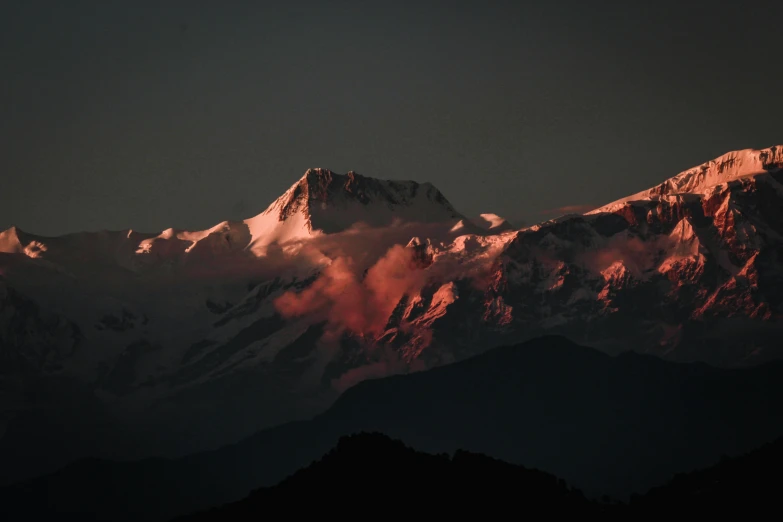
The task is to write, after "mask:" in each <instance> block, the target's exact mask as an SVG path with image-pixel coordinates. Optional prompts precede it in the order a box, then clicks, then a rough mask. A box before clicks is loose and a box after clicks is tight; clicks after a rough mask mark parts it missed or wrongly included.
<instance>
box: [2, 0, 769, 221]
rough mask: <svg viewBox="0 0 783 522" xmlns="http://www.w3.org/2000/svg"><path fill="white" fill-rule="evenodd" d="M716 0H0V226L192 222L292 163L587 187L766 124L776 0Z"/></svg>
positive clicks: (543, 209)
mask: <svg viewBox="0 0 783 522" xmlns="http://www.w3.org/2000/svg"><path fill="white" fill-rule="evenodd" d="M156 4H165V7H160V6H159V5H156ZM365 4H372V6H368V5H365ZM636 4H638V5H636ZM721 4H723V2H717V1H716V2H703V1H701V2H694V1H688V0H683V1H679V2H671V1H668V0H667V1H657V2H619V1H608V2H585V1H583V0H570V1H557V0H551V1H546V2H525V1H522V0H516V1H507V2H500V1H494V0H483V1H476V2H458V1H451V2H445V1H444V2H427V1H425V0H420V1H417V2H405V1H397V2H385V1H384V2H381V1H373V2H347V1H341V0H333V1H330V2H326V1H324V2H312V1H310V2H297V1H288V2H280V3H279V5H278V6H275V5H273V3H272V2H271V1H269V2H235V1H228V0H223V1H212V2H205V1H195V0H190V1H171V2H149V1H140V0H136V1H124V2H120V1H111V0H102V1H94V2H87V1H78V0H72V1H69V2H62V1H56V2H45V1H36V0H2V2H1V3H0V64H2V69H0V71H1V72H0V176H2V183H1V184H0V229H5V228H6V227H8V226H11V225H17V226H19V227H21V228H22V229H24V230H27V231H29V232H34V233H39V234H44V235H50V234H60V233H66V232H74V231H79V230H100V229H123V228H134V229H137V230H142V231H156V230H162V229H164V228H168V227H170V226H173V227H175V228H205V227H208V226H211V225H214V224H216V223H218V222H220V221H222V220H224V219H241V218H244V217H250V216H252V215H255V214H257V213H259V212H260V211H262V210H263V209H264V208H265V207H266V206H267V205H268V204H269V203H270V202H271V201H272V200H273V199H274V198H276V197H277V196H279V195H280V194H281V193H282V192H283V191H284V190H285V189H286V188H288V187H289V186H290V185H291V184H292V183H294V182H295V181H296V180H297V179H298V178H299V177H301V175H302V174H303V173H304V171H305V170H306V169H307V168H308V167H327V168H330V169H332V170H334V171H337V172H340V173H344V172H347V171H348V170H354V171H356V172H359V173H360V174H365V175H368V176H373V177H378V178H387V179H414V180H417V181H430V182H432V183H434V184H435V185H436V186H437V187H439V188H440V189H441V191H442V192H443V193H444V194H445V195H446V197H447V198H448V199H449V200H450V201H451V202H452V203H453V204H454V205H455V206H456V207H457V209H458V210H460V211H462V212H463V213H465V214H467V215H475V214H478V213H481V212H495V213H498V214H501V215H503V216H505V217H507V218H509V219H511V220H512V221H514V220H516V221H526V222H528V223H530V222H535V221H540V220H543V219H546V218H548V217H553V216H554V215H556V214H557V211H556V210H552V209H557V208H560V207H566V206H581V205H593V206H598V205H600V204H603V203H607V202H609V201H611V200H613V199H616V198H619V197H622V196H625V195H628V194H630V193H633V192H637V191H639V190H642V189H644V188H647V187H649V186H652V185H654V184H656V183H658V182H660V181H662V180H663V179H665V178H667V177H670V176H672V175H674V174H676V173H677V172H679V171H681V170H684V169H686V168H688V167H691V166H694V165H697V164H699V163H702V162H704V161H706V160H709V159H712V158H714V157H715V156H718V155H720V154H722V153H724V152H727V151H729V150H734V149H741V148H748V147H754V148H761V147H768V146H771V145H774V144H780V143H783V127H782V126H781V121H783V101H782V100H783V94H781V90H780V86H781V84H783V67H781V65H780V64H781V59H782V58H781V56H783V53H782V52H783V37H782V36H781V31H780V22H781V20H783V2H781V1H780V0H769V1H765V2H762V1H756V2H754V1H746V2H735V3H734V4H735V5H733V6H728V7H726V6H722V5H721Z"/></svg>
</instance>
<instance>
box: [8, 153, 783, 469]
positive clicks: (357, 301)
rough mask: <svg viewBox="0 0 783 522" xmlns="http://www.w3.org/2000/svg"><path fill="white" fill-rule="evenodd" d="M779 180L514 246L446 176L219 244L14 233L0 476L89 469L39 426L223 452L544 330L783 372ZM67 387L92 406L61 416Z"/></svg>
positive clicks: (670, 200)
mask: <svg viewBox="0 0 783 522" xmlns="http://www.w3.org/2000/svg"><path fill="white" fill-rule="evenodd" d="M781 183H783V147H772V148H769V149H764V150H746V151H737V152H731V153H729V154H726V155H724V156H722V157H720V158H718V159H716V160H713V161H710V162H708V163H705V164H704V165H702V166H699V167H696V168H693V169H689V170H687V171H685V172H683V173H681V174H679V175H677V176H675V177H673V178H671V179H669V180H667V181H665V182H664V183H662V184H661V185H659V186H657V187H654V188H652V189H649V190H646V191H643V192H640V193H638V194H636V195H634V196H631V197H629V198H624V199H622V200H620V201H617V202H614V203H611V204H609V205H607V206H605V207H601V208H599V209H596V210H594V211H592V212H589V213H587V214H585V215H569V216H564V217H563V218H559V219H557V220H552V221H548V222H545V223H541V224H538V225H535V226H532V227H528V228H524V229H521V230H514V229H513V227H511V226H510V225H509V224H508V222H506V221H505V220H503V219H502V218H500V217H498V216H496V215H494V214H482V215H481V216H480V218H479V219H473V220H471V219H468V218H467V217H465V216H463V215H462V214H460V213H459V212H457V211H456V210H455V209H454V207H453V206H452V205H451V204H450V203H449V202H448V201H447V200H446V198H445V197H444V196H443V194H441V193H440V192H439V191H438V190H437V189H435V188H434V187H433V186H432V185H430V184H427V183H424V184H418V183H415V182H412V181H383V180H376V179H372V178H367V177H364V176H361V175H358V174H355V173H348V174H347V175H340V174H335V173H333V172H331V171H329V170H326V169H310V170H308V171H307V172H306V173H305V175H304V176H303V177H302V178H301V179H300V180H298V181H297V182H296V183H295V184H294V185H293V186H292V187H291V188H290V189H289V190H288V191H286V192H285V193H284V194H283V195H282V196H281V197H279V198H278V199H277V200H275V201H274V202H273V203H272V204H271V205H269V207H268V208H267V209H266V210H265V211H263V212H262V213H260V214H258V215H257V216H255V217H251V218H249V219H246V220H244V221H239V222H228V221H226V222H222V223H219V224H217V225H215V226H214V227H212V228H210V229H207V230H202V231H185V230H174V229H168V230H166V231H163V232H161V233H159V234H155V233H149V234H148V233H140V232H136V231H133V230H124V231H116V232H115V231H104V232H91V233H78V234H70V235H66V236H61V237H41V236H36V235H34V234H30V233H27V232H25V231H22V230H19V229H16V228H12V229H9V230H6V231H5V232H2V233H0V362H1V363H2V364H0V408H1V409H0V433H4V434H5V435H1V436H2V437H3V438H2V439H0V464H2V463H3V461H4V459H7V462H6V465H5V466H3V465H0V469H3V470H4V472H5V473H6V474H7V476H8V477H10V476H18V474H19V473H22V472H23V471H26V472H27V473H30V474H35V473H37V472H39V471H41V470H42V469H44V468H45V467H46V466H49V467H51V466H56V465H58V464H59V463H62V461H63V460H64V459H65V460H67V458H70V457H72V456H73V453H67V452H64V451H63V450H62V448H50V447H47V445H46V444H45V439H42V438H41V437H42V436H41V432H42V431H44V430H45V431H46V432H47V433H48V434H51V430H53V429H54V430H57V429H62V430H63V432H62V434H61V445H62V446H63V447H65V446H68V444H69V442H68V441H69V440H70V439H68V437H71V438H72V439H73V440H78V441H79V442H80V444H86V445H87V446H88V447H91V448H92V449H91V450H90V451H95V452H97V451H99V450H98V449H95V448H99V447H100V446H99V442H100V441H102V440H104V439H105V438H106V436H105V431H101V433H102V434H104V435H101V436H100V437H99V436H98V432H97V431H96V432H91V431H90V428H89V426H91V425H95V424H96V422H97V421H96V420H95V419H97V418H100V419H102V420H101V422H102V423H103V424H102V425H105V424H106V422H109V423H115V424H116V426H118V428H117V429H116V430H115V431H113V432H112V433H122V434H125V435H127V436H128V438H129V439H130V440H128V441H124V442H127V444H126V445H119V444H105V445H104V446H105V447H111V448H112V449H113V450H114V451H115V452H118V453H121V455H120V456H127V454H130V453H133V454H134V455H139V454H150V453H184V452H189V451H195V450H198V449H203V448H206V447H212V446H216V445H219V444H223V443H226V442H230V441H232V440H236V439H238V438H240V437H242V436H244V435H246V434H248V433H250V432H252V431H255V430H257V429H260V428H263V427H267V426H271V425H273V424H278V423H281V422H285V421H288V420H292V419H296V418H302V417H307V416H310V415H312V414H313V413H315V412H318V411H320V410H322V409H324V408H325V407H326V406H327V405H328V404H330V403H331V402H332V401H333V400H334V398H335V397H336V396H337V394H339V393H340V392H341V391H342V390H343V389H345V388H346V387H348V386H351V385H352V384H354V383H356V382H358V381H360V380H363V379H366V378H372V377H375V376H382V375H387V374H389V373H397V372H407V371H416V370H420V369H425V368H428V367H431V366H434V365H439V364H444V363H448V362H450V361H455V360H458V359H461V358H463V357H466V356H469V355H472V354H474V353H476V352H477V351H481V350H484V349H487V348H489V347H492V346H496V345H498V344H504V343H510V342H515V341H520V340H524V339H527V338H530V337H534V336H537V335H540V334H543V333H560V334H566V335H569V336H570V337H572V338H573V339H574V340H576V341H579V342H581V343H583V344H587V345H592V346H595V347H598V348H602V349H605V350H607V351H610V352H614V351H618V350H623V349H635V350H638V351H642V352H648V353H654V354H658V355H662V356H665V357H668V358H672V359H678V360H706V361H710V362H713V363H718V364H722V365H737V364H747V363H752V362H756V361H762V360H767V359H770V358H777V357H781V356H783V350H781V347H780V345H779V343H778V342H777V339H779V334H780V333H781V332H780V328H779V325H780V321H779V319H780V314H781V303H783V270H782V269H781V262H780V259H783V257H781V256H783V185H781ZM42 382H45V383H46V386H45V387H43V388H42V387H41V383H42ZM40 389H46V390H48V391H47V393H46V394H41V393H31V390H40ZM66 390H67V393H68V394H69V395H67V396H68V397H72V396H73V394H74V393H77V391H78V394H80V395H79V396H80V397H87V399H85V400H88V399H89V401H90V405H91V406H90V408H82V409H80V408H79V407H78V406H77V405H75V403H74V401H70V402H69V403H68V405H67V406H64V405H63V403H62V401H59V402H58V397H61V396H65V393H66ZM74 390H77V391H74ZM64 408H71V409H72V410H73V412H72V413H73V414H72V415H71V416H70V417H69V415H70V413H69V412H68V411H64ZM31 412H33V413H31ZM55 416H56V418H57V419H63V418H65V419H70V420H69V421H67V422H71V421H73V422H72V425H73V426H80V428H78V429H77V428H75V427H71V428H69V429H67V430H66V429H65V428H53V427H52V426H61V425H64V424H65V423H66V421H62V422H60V421H58V422H56V423H54V422H53V421H52V420H51V419H52V418H55ZM106 419H109V420H106ZM77 420H78V421H77ZM107 429H108V428H107ZM91 437H92V438H91ZM49 438H51V437H49ZM36 441H40V442H36ZM90 441H94V443H95V444H93V445H92V446H90ZM20 445H22V446H24V448H20ZM25 445H26V446H25ZM68 447H71V446H68ZM79 447H81V446H79ZM120 447H121V448H124V449H123V450H117V448H120ZM25 451H27V452H28V453H27V454H26V453H25ZM73 451H74V452H76V453H78V451H77V450H73ZM79 451H81V450H79ZM85 451H87V450H85ZM47 452H50V453H47ZM66 454H67V456H64V455H66ZM19 455H21V457H19V458H20V459H22V460H20V461H19V462H24V466H25V469H24V470H22V469H21V466H22V464H20V467H19V468H14V466H13V465H11V464H8V462H11V460H12V457H14V458H15V457H17V456H19ZM24 455H28V456H29V455H37V456H38V458H39V459H40V461H41V464H40V468H39V469H33V468H31V466H30V464H29V462H30V460H29V458H28V459H26V460H25V459H23V458H22V457H24Z"/></svg>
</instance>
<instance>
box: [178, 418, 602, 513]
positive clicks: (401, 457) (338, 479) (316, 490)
mask: <svg viewBox="0 0 783 522" xmlns="http://www.w3.org/2000/svg"><path fill="white" fill-rule="evenodd" d="M542 509H546V511H547V512H548V514H559V515H565V514H588V513H600V512H601V511H603V510H607V509H612V507H611V506H601V505H599V504H597V503H595V502H591V501H589V500H587V499H586V498H585V496H584V495H583V494H582V493H581V492H580V491H578V490H575V489H572V488H570V487H568V486H567V485H566V483H565V482H564V481H562V480H559V479H558V478H557V477H555V476H553V475H550V474H548V473H544V472H542V471H538V470H532V469H527V468H524V467H522V466H515V465H513V464H508V463H506V462H502V461H499V460H496V459H492V458H490V457H487V456H485V455H481V454H477V453H470V452H465V451H457V452H455V453H454V455H453V456H449V455H446V454H441V455H432V454H428V453H422V452H418V451H415V450H413V449H411V448H409V447H407V446H405V445H404V444H403V443H402V442H400V441H396V440H391V439H390V438H388V437H386V436H384V435H381V434H378V433H361V434H357V435H352V436H349V437H343V438H341V439H340V441H339V442H338V444H337V446H336V447H335V448H334V449H332V450H331V451H330V452H329V453H327V454H326V455H325V456H324V457H323V458H321V459H320V460H319V461H317V462H314V463H313V464H311V465H310V466H308V467H307V468H304V469H302V470H300V471H297V472H296V473H295V474H293V475H292V476H290V477H288V478H287V479H285V480H283V481H282V482H281V483H280V484H278V485H276V486H273V487H270V488H263V489H260V490H257V491H254V492H253V493H252V494H251V495H250V496H248V497H247V498H245V499H243V500H241V501H239V502H236V503H232V504H227V505H224V506H220V507H217V508H213V509H210V510H208V511H204V512H201V513H197V514H195V515H190V516H185V517H182V518H181V519H177V520H178V521H179V522H207V521H218V520H221V521H222V520H226V521H238V520H258V519H259V518H261V517H262V516H263V515H270V514H273V513H285V514H286V515H287V516H297V515H306V514H315V513H317V514H318V516H319V517H329V516H338V517H340V518H343V517H345V518H359V517H362V518H363V517H366V516H368V515H371V514H373V513H374V514H376V515H377V514H383V515H385V516H392V515H393V516H410V515H411V514H414V513H415V514H423V513H430V514H433V515H438V516H456V515H463V516H464V515H466V514H468V513H473V514H480V515H481V516H482V517H500V516H502V515H506V514H508V513H509V510H511V512H512V513H513V512H517V513H519V512H520V510H523V511H522V513H529V514H532V513H536V512H540V511H541V510H542Z"/></svg>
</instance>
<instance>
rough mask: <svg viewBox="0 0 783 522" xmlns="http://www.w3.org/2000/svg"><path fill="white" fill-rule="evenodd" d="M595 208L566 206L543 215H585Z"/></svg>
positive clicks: (591, 206)
mask: <svg viewBox="0 0 783 522" xmlns="http://www.w3.org/2000/svg"><path fill="white" fill-rule="evenodd" d="M594 208H596V206H595V205H565V206H563V207H557V208H550V209H548V210H544V211H542V212H541V213H542V214H547V215H551V214H557V215H566V214H584V213H585V212H589V211H591V210H593V209H594Z"/></svg>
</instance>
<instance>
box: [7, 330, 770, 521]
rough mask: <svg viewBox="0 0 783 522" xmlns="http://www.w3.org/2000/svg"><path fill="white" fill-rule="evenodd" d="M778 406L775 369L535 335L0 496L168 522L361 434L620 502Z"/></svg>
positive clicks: (732, 444) (95, 515)
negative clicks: (208, 440) (259, 427)
mask: <svg viewBox="0 0 783 522" xmlns="http://www.w3.org/2000/svg"><path fill="white" fill-rule="evenodd" d="M782 403H783V364H766V365H761V366H757V367H753V368H745V369H732V370H729V369H720V368H715V367H711V366H708V365H706V364H682V363H672V362H668V361H664V360H660V359H657V358H655V357H652V356H646V355H634V354H628V355H621V356H617V357H612V356H608V355H605V354H602V353H600V352H598V351H596V350H594V349H592V348H587V347H582V346H579V345H576V344H574V343H572V342H570V341H568V340H567V339H565V338H562V337H545V338H540V339H536V340H533V341H530V342H527V343H523V344H520V345H516V346H508V347H502V348H497V349H493V350H489V351H487V352H485V353H483V354H481V355H479V356H475V357H473V358H471V359H467V360H464V361H462V362H459V363H455V364H451V365H447V366H442V367H439V368H436V369H433V370H428V371H424V372H418V373H411V374H408V375H398V376H394V377H390V378H383V379H377V380H368V381H364V382H362V383H360V384H359V385H357V386H355V387H353V388H351V389H349V390H348V391H347V392H346V393H345V394H344V395H343V396H342V397H341V398H340V399H339V400H338V401H337V402H336V403H335V404H334V406H333V407H332V408H330V409H329V410H327V411H326V412H325V413H323V414H322V415H319V416H318V417H316V418H314V419H313V420H310V421H303V422H296V423H291V424H287V425H283V426H280V427H277V428H274V429H270V430H264V431H262V432H259V433H257V434H255V435H253V436H252V437H249V438H247V439H245V440H243V441H241V442H239V443H237V444H233V445H230V446H226V447H223V448H220V449H217V450H215V451H210V452H205V453H199V454H195V455H191V456H188V457H185V458H181V459H170V460H169V459H150V460H145V461H141V462H129V463H116V462H110V461H102V462H99V463H96V462H85V461H80V462H77V463H75V464H74V465H72V466H69V467H68V468H66V469H64V470H62V471H61V472H58V473H55V474H51V475H47V476H44V477H40V478H38V479H35V480H32V481H27V482H24V483H20V484H17V485H15V486H12V487H9V488H3V489H0V505H2V506H3V508H4V509H5V510H6V512H13V513H16V512H23V513H25V516H26V519H31V517H32V516H33V515H35V516H36V517H38V519H46V517H47V516H48V517H50V518H51V515H52V514H53V513H54V514H57V518H58V519H59V520H62V517H63V516H64V514H67V513H81V514H84V513H91V516H81V517H80V518H79V520H82V521H85V520H125V521H128V520H145V521H151V520H153V521H154V520H165V519H167V518H170V517H172V516H177V515H180V514H183V513H187V512H193V511H196V510H201V509H207V508H209V507H210V506H216V505H220V504H225V503H229V502H237V501H240V500H241V499H242V498H244V497H246V496H247V495H248V494H249V493H250V492H251V491H252V490H254V489H256V488H262V487H271V486H274V485H276V484H278V483H279V482H280V481H281V480H283V479H285V478H286V477H289V476H291V475H292V474H294V473H295V472H296V471H297V470H298V469H301V468H303V467H305V466H308V465H309V464H310V463H312V462H313V461H314V460H316V459H321V457H322V456H323V455H324V454H326V453H328V452H329V451H330V450H331V449H333V448H334V447H335V445H336V444H338V441H339V440H340V437H342V436H344V435H347V434H351V433H359V432H380V433H384V434H385V435H387V436H389V437H391V438H393V439H399V440H401V441H403V442H404V443H405V444H406V445H409V446H410V447H411V448H415V450H416V451H421V452H427V453H431V454H442V453H447V454H454V453H455V452H456V451H457V450H464V451H467V452H471V453H479V454H483V455H487V456H488V457H492V458H496V459H500V460H502V461H506V462H509V463H511V464H515V465H522V466H525V467H527V468H535V469H539V470H544V471H546V472H547V473H551V474H552V475H555V476H557V477H560V478H562V479H563V480H565V481H567V482H568V484H571V485H573V486H574V487H576V488H579V489H580V490H582V491H584V492H585V495H586V496H588V497H595V496H601V495H603V494H607V495H609V496H611V497H614V498H618V499H621V500H622V499H627V498H628V497H630V495H631V494H632V493H634V492H636V493H644V492H645V491H647V490H648V489H649V488H651V487H653V486H656V485H659V484H662V483H664V482H665V481H666V480H669V479H670V478H671V477H672V476H673V475H674V474H675V473H678V472H683V471H689V470H693V469H699V468H704V467H707V466H710V465H713V464H714V463H716V462H717V461H718V460H719V459H720V457H721V455H723V454H726V455H730V456H731V455H739V454H742V453H744V452H747V451H749V450H751V449H753V448H756V447H758V446H760V445H762V444H764V443H766V442H768V441H770V440H773V439H775V438H777V437H779V436H781V435H782V434H783V410H781V408H780V404H782ZM340 447H341V448H342V447H343V446H340ZM459 455H460V454H459V453H457V454H456V456H455V457H454V458H452V460H455V459H457V460H458V459H459V458H462V457H460V456H459ZM367 460H368V463H372V462H373V460H372V459H367ZM392 464H393V463H392ZM359 475H361V473H359ZM416 475H417V473H416V472H414V471H411V470H407V471H405V472H404V473H403V474H402V477H404V478H403V479H400V481H399V483H397V484H396V485H395V486H394V488H392V490H393V491H403V490H404V491H406V492H407V491H413V489H408V486H407V485H406V484H408V483H409V482H410V483H415V481H416V480H418V479H417V476H416ZM346 480H350V479H346ZM422 487H423V486H422ZM400 488H402V489H400ZM425 490H427V489H426V488H425ZM42 491H45V492H46V495H45V496H41V494H40V493H39V492H42ZM406 494H408V493H406ZM412 494H413V493H410V495H412ZM390 498H391V497H390ZM394 498H396V497H394ZM406 498H407V497H406ZM417 498H418V497H417ZM384 502H386V501H384ZM383 505H386V503H383ZM31 506H32V507H31Z"/></svg>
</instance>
